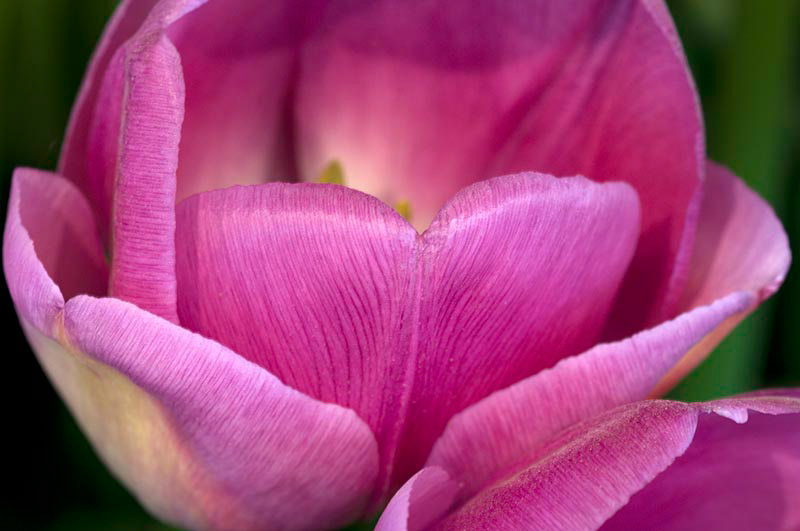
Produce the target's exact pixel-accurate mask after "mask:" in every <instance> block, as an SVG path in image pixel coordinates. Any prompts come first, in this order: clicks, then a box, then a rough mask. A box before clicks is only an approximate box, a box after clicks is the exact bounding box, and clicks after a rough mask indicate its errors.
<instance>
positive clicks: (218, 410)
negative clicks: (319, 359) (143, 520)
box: [3, 169, 377, 530]
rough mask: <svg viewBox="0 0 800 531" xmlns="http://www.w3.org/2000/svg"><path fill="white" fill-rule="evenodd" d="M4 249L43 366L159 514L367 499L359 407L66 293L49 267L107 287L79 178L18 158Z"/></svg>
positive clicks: (371, 454)
mask: <svg viewBox="0 0 800 531" xmlns="http://www.w3.org/2000/svg"><path fill="white" fill-rule="evenodd" d="M40 257H41V260H40ZM3 258H4V268H5V273H6V279H7V281H8V285H9V290H10V291H11V295H12V298H13V299H14V302H15V305H16V307H17V310H18V312H19V316H20V321H21V324H22V326H23V329H24V330H25V332H26V334H27V336H28V338H29V340H30V342H31V345H32V346H33V348H34V351H35V352H36V354H37V357H38V358H39V360H40V362H41V364H42V366H43V367H44V369H45V371H46V372H47V374H48V376H49V377H50V379H51V380H52V381H53V383H54V385H55V386H56V388H57V389H58V390H59V392H60V393H61V395H62V396H63V397H64V399H65V401H66V402H67V404H68V406H69V407H70V409H71V410H72V412H73V413H74V414H75V416H76V417H77V419H78V421H79V422H80V424H81V425H82V427H83V429H84V430H85V432H86V433H87V435H88V436H89V439H90V440H91V441H92V443H93V444H94V445H95V447H96V448H97V450H98V452H99V453H100V455H101V456H102V457H103V459H104V460H105V461H106V462H107V463H108V464H109V466H110V467H111V469H112V470H113V471H114V472H115V473H116V474H117V475H118V476H119V477H120V479H121V480H122V481H123V482H124V483H125V484H126V485H127V486H128V487H129V488H131V489H132V490H133V491H134V492H135V493H136V494H137V495H138V496H139V497H140V499H141V500H142V502H143V503H144V504H145V505H146V506H147V507H148V508H149V509H150V510H152V511H153V512H155V513H156V514H157V515H159V516H161V517H162V518H165V519H168V520H170V521H172V522H175V523H178V524H181V525H185V526H188V527H191V528H193V529H194V528H197V529H236V530H239V529H253V528H258V529H260V528H263V527H264V526H266V527H273V526H274V527H282V528H297V527H308V526H309V525H311V523H315V522H318V521H330V522H331V525H337V524H344V523H346V522H347V521H348V520H349V519H352V518H354V517H356V516H358V515H359V513H360V511H361V510H363V508H364V506H365V504H366V501H367V499H368V496H369V494H370V493H371V492H372V489H373V484H374V478H375V475H376V473H377V448H376V445H375V441H374V438H373V436H372V434H371V433H370V431H369V429H368V428H367V427H366V426H365V425H364V423H363V422H362V421H361V420H360V419H358V417H357V416H356V415H355V414H354V413H353V412H352V411H349V410H346V409H344V408H341V407H339V406H334V405H326V404H322V403H320V402H317V401H315V400H313V399H310V398H308V397H306V396H304V395H302V394H300V393H299V392H297V391H294V390H291V389H289V388H287V387H285V386H284V385H283V384H281V383H280V382H278V381H277V379H276V378H274V377H273V376H271V375H269V374H268V373H267V372H266V371H264V370H263V369H261V368H259V367H256V366H254V365H252V364H250V363H248V362H247V361H245V360H244V359H242V358H241V357H239V356H238V355H237V354H235V353H233V352H231V351H229V350H227V349H225V348H224V347H222V346H221V345H219V344H217V343H214V342H213V341H210V340H207V339H204V338H201V337H199V336H196V335H194V334H192V333H190V332H188V331H186V330H183V329H180V328H178V327H177V326H174V325H172V324H169V323H168V322H166V321H163V320H161V319H160V318H158V317H156V316H153V315H151V314H148V313H146V312H144V311H142V310H139V309H138V308H136V307H134V306H132V305H130V304H127V303H124V302H122V301H118V300H114V299H94V298H91V297H88V296H85V295H78V296H77V297H73V298H72V299H71V300H70V301H69V302H68V303H67V304H66V307H65V305H64V298H63V296H62V295H61V290H60V289H59V287H58V286H57V285H56V284H55V283H54V282H53V279H55V280H57V281H60V282H63V290H64V292H65V293H66V294H69V295H73V294H76V293H80V292H92V291H95V290H97V291H100V292H102V288H103V286H104V283H105V278H106V275H105V269H104V268H105V265H104V262H103V257H102V251H101V248H100V244H99V239H97V237H96V231H95V230H94V220H93V217H92V215H91V211H90V209H89V207H88V204H87V202H86V201H85V200H84V199H83V197H82V196H81V194H80V193H79V192H78V191H77V190H76V189H75V187H74V186H73V185H72V184H71V183H69V182H68V181H66V180H64V179H62V178H60V177H58V176H56V175H50V174H47V173H45V172H37V171H34V170H24V169H23V170H18V171H17V173H16V174H15V177H14V181H13V185H12V196H11V201H10V204H9V210H8V220H7V223H6V233H5V239H4V248H3ZM134 382H135V383H134ZM251 489H252V490H251Z"/></svg>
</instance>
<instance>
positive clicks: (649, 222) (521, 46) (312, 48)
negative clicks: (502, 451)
mask: <svg viewBox="0 0 800 531" xmlns="http://www.w3.org/2000/svg"><path fill="white" fill-rule="evenodd" d="M319 16H320V18H321V19H322V23H321V27H322V28H324V29H325V30H324V31H320V32H319V33H317V34H315V35H314V36H313V37H312V39H311V40H310V42H309V43H308V45H307V46H306V47H305V48H304V50H303V55H302V69H301V70H300V74H299V75H300V78H299V82H298V95H297V126H298V135H299V139H300V140H299V146H300V153H299V164H300V175H301V177H303V178H305V179H313V178H315V177H316V176H317V175H318V174H319V172H320V171H321V169H322V168H323V167H324V166H325V165H326V164H327V163H328V162H329V161H330V160H332V159H337V160H340V161H341V162H342V163H343V167H344V169H345V172H346V174H347V177H348V184H349V185H351V186H354V187H356V188H358V189H361V190H363V191H366V192H368V193H370V194H373V195H376V196H378V197H380V198H381V199H383V200H385V201H387V202H389V203H395V202H397V201H400V200H409V201H410V203H411V205H412V209H413V212H414V218H413V221H414V224H415V225H416V226H417V227H421V228H424V227H426V226H427V225H428V223H429V221H430V220H431V219H432V218H433V216H434V214H435V213H436V211H437V210H438V209H439V208H440V206H441V205H442V204H443V203H444V202H445V201H446V200H447V199H448V198H449V197H451V196H452V195H453V194H454V193H455V192H456V191H457V190H459V189H460V188H462V187H464V186H466V185H468V184H470V183H472V182H474V181H476V180H478V179H484V178H487V177H491V176H495V175H503V174H507V173H514V172H520V171H540V172H546V173H551V174H553V175H558V176H564V175H574V174H583V175H586V176H588V177H590V178H592V179H595V180H600V181H606V180H624V181H628V182H630V183H631V184H633V185H634V187H635V188H636V190H637V192H638V193H639V194H640V196H641V200H642V205H643V230H642V238H641V240H640V248H639V250H638V251H637V255H636V258H635V259H634V261H633V265H632V270H631V272H630V274H629V276H628V280H627V281H626V288H625V290H624V292H623V300H622V302H620V304H619V310H618V312H617V317H616V319H615V321H614V322H613V323H612V330H611V332H609V333H610V334H612V335H614V336H617V337H619V336H624V335H625V333H626V332H627V333H629V332H630V331H633V330H635V329H638V328H640V327H641V326H642V325H644V324H647V323H652V322H655V321H658V320H660V319H663V318H664V317H666V316H668V315H669V314H670V313H671V312H672V310H673V308H674V304H675V302H676V301H675V299H676V298H677V296H678V294H679V292H680V289H681V288H682V286H683V280H684V279H685V265H686V264H685V262H686V261H687V260H688V251H689V249H690V245H691V240H692V234H693V228H694V220H693V217H692V215H691V210H692V205H693V201H695V199H694V198H696V197H697V194H698V192H699V189H700V182H701V180H702V174H703V162H704V161H703V159H702V157H703V130H702V124H701V120H700V113H699V106H698V102H697V96H696V93H695V90H694V87H693V83H692V81H691V78H690V76H689V73H688V69H687V67H686V62H685V60H684V57H683V53H682V51H681V50H680V46H679V44H678V41H677V38H676V37H675V32H674V28H673V27H672V23H671V20H670V19H669V16H668V14H667V12H666V9H665V8H664V7H663V5H662V3H661V2H652V1H649V2H644V1H638V0H627V1H620V2H614V3H613V5H610V4H609V3H608V2H600V1H594V2H586V1H580V2H577V1H564V0H538V1H531V2H495V1H484V2H470V3H469V4H462V5H461V6H453V5H452V4H451V3H448V2H394V1H391V0H386V1H375V2H370V3H366V4H362V5H360V6H359V8H358V9H341V8H340V9H337V8H335V7H334V8H330V9H328V10H327V11H323V12H321V13H320V15H319ZM695 206H696V205H695Z"/></svg>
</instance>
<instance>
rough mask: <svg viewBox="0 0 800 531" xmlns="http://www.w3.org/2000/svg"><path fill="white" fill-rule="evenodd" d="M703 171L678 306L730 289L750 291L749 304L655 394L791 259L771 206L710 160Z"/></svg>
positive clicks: (766, 290) (667, 382) (666, 383)
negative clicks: (697, 214)
mask: <svg viewBox="0 0 800 531" xmlns="http://www.w3.org/2000/svg"><path fill="white" fill-rule="evenodd" d="M707 174H708V178H707V181H706V189H705V196H704V200H703V204H702V208H701V211H700V218H699V220H698V226H697V239H696V242H695V248H694V254H693V257H692V265H691V274H690V277H689V283H688V285H687V289H686V291H685V292H684V294H683V298H682V300H681V303H680V307H681V309H682V311H687V310H689V309H691V308H696V307H698V306H701V305H704V304H709V303H710V302H711V301H714V300H718V299H721V298H723V297H726V296H727V295H729V294H731V293H734V292H747V293H750V294H751V296H752V304H750V305H749V306H748V307H747V308H745V309H743V310H742V311H740V312H737V313H736V314H734V315H731V316H730V318H729V319H727V320H726V321H725V322H724V323H722V324H721V325H720V326H719V327H718V328H717V329H716V330H715V331H714V333H713V334H711V335H709V337H708V338H706V340H704V341H703V343H702V344H701V345H698V347H696V348H695V349H692V350H691V351H689V352H688V353H687V355H686V356H685V357H684V358H683V359H682V360H681V361H680V363H678V364H677V366H676V367H675V368H674V370H673V371H672V372H671V373H670V374H669V375H667V376H666V377H665V378H664V380H663V381H662V382H661V384H660V385H659V387H658V388H657V389H656V390H655V394H663V393H665V392H666V391H668V390H669V389H671V388H672V387H673V386H674V385H675V384H676V383H677V382H679V381H680V380H681V378H683V377H684V376H685V375H686V374H687V373H688V372H689V371H691V370H692V369H693V368H694V367H695V366H697V364H698V363H700V362H701V361H702V360H703V359H704V358H705V357H706V356H707V355H708V353H709V352H711V350H712V349H713V348H714V347H715V346H716V345H717V343H719V342H720V341H721V340H722V338H724V337H725V336H726V335H727V334H728V332H730V331H731V330H732V329H733V328H734V327H735V326H736V325H737V324H738V323H739V322H740V321H741V320H742V319H744V317H746V316H747V315H748V314H749V313H750V312H751V311H753V310H754V309H755V308H756V307H757V306H758V303H760V302H761V301H763V300H764V299H766V298H767V297H769V296H770V295H771V294H772V293H774V292H775V291H776V290H777V289H778V288H779V287H780V285H781V284H782V283H783V279H784V277H785V276H786V272H787V270H788V269H789V264H790V263H791V251H790V250H789V242H788V239H787V238H786V233H785V232H784V230H783V227H782V226H781V222H780V220H778V218H777V217H776V216H775V213H774V212H773V210H772V208H771V207H770V206H769V204H768V203H767V202H766V201H764V200H763V199H762V198H761V197H759V196H758V195H757V194H756V193H755V192H753V191H752V190H751V189H750V188H748V187H747V185H745V184H744V183H743V182H742V181H741V180H740V179H738V178H737V177H736V176H735V175H733V174H732V173H730V172H729V171H728V170H726V169H725V168H723V167H721V166H719V165H717V164H714V163H709V164H708V172H707Z"/></svg>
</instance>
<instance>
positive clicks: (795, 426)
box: [601, 391, 800, 531]
mask: <svg viewBox="0 0 800 531" xmlns="http://www.w3.org/2000/svg"><path fill="white" fill-rule="evenodd" d="M772 393H774V396H768V395H769V394H772ZM798 396H800V395H798V393H797V392H794V393H793V397H791V396H786V395H785V394H784V392H782V391H773V392H765V393H762V394H761V396H758V397H747V396H744V397H741V398H734V399H726V400H720V401H715V402H710V403H707V404H698V405H696V407H697V408H698V409H699V410H700V411H702V412H706V413H701V415H700V419H699V423H698V426H697V433H696V434H695V436H694V439H693V440H692V444H691V446H690V447H689V449H688V450H687V451H686V453H684V454H683V455H682V456H681V457H679V458H678V459H677V460H676V461H675V462H674V463H673V464H672V465H671V466H670V467H669V468H667V470H665V471H664V472H663V473H661V474H660V475H659V476H658V477H656V478H655V479H654V480H653V481H652V482H651V483H650V484H648V485H647V486H646V487H645V488H644V489H642V490H641V491H639V492H638V493H636V494H634V495H633V497H632V498H631V500H630V501H629V502H628V503H627V504H626V505H625V507H623V508H622V509H621V510H620V511H619V512H618V513H617V514H615V515H614V516H613V517H612V518H611V519H610V520H609V521H608V522H606V523H605V525H604V526H603V527H602V528H601V529H602V530H603V531H611V530H617V529H618V530H623V529H625V530H627V529H653V530H659V531H673V530H674V531H678V530H680V531H707V530H709V529H726V530H731V531H749V530H752V529H796V528H797V527H798V526H800V506H798V504H797V500H799V499H800V399H798V398H797V397H798ZM748 410H750V411H749V412H748ZM725 417H730V418H725ZM731 419H733V420H731ZM734 421H735V422H734Z"/></svg>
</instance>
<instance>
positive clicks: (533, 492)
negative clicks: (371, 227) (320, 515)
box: [376, 390, 800, 531]
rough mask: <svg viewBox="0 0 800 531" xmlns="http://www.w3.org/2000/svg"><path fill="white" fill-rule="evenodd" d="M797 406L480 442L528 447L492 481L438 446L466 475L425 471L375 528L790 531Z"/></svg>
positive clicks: (796, 522) (714, 406)
mask: <svg viewBox="0 0 800 531" xmlns="http://www.w3.org/2000/svg"><path fill="white" fill-rule="evenodd" d="M532 396H533V395H531V397H532ZM798 397H800V392H798V391H797V390H791V391H785V392H772V391H770V392H762V393H759V394H753V395H744V396H740V397H735V398H728V399H723V400H716V401H712V402H706V403H699V404H685V403H680V402H670V401H666V400H648V401H643V402H638V403H633V404H627V405H624V406H620V407H618V408H616V409H613V410H611V411H607V412H605V413H602V414H600V415H597V416H595V417H592V418H590V419H587V420H584V421H582V422H579V423H577V424H575V425H573V426H572V427H570V428H569V429H567V430H565V431H562V432H560V433H557V434H552V433H551V434H543V432H541V431H540V429H541V425H540V423H538V422H536V421H533V422H526V423H524V424H520V425H517V426H516V430H514V432H513V434H511V435H510V436H507V437H504V438H497V439H494V440H493V441H490V439H492V437H491V435H490V432H484V433H480V432H476V433H473V434H471V435H476V436H477V437H478V440H480V444H484V443H487V444H496V445H498V446H499V447H507V446H512V447H515V448H516V450H522V449H523V447H524V448H525V449H524V450H523V451H521V452H520V453H518V454H517V455H516V458H517V461H516V462H515V464H514V465H513V466H511V467H505V466H501V467H499V468H496V469H494V470H492V471H491V472H490V471H489V470H488V469H486V468H484V465H485V462H483V463H480V464H479V465H477V466H474V467H473V466H470V465H471V463H470V461H471V457H472V454H471V453H470V452H472V451H473V450H474V447H473V445H474V444H475V442H474V440H464V441H462V443H463V444H462V445H461V447H460V448H456V447H455V446H451V447H447V448H446V449H445V447H443V448H442V450H443V453H441V454H440V455H441V456H445V455H446V456H447V458H446V459H444V460H439V459H434V461H438V462H439V463H440V464H445V463H446V462H447V461H448V459H455V460H457V461H458V463H459V465H464V466H463V467H461V466H459V467H456V468H453V469H450V470H451V473H452V476H451V475H450V474H448V472H447V471H445V470H444V469H442V468H440V467H439V466H431V467H427V468H424V469H422V470H421V471H420V472H418V473H417V474H416V475H414V477H412V478H411V479H410V480H409V481H408V483H406V484H405V485H404V486H403V488H401V489H400V491H399V492H398V493H397V495H396V496H395V497H394V499H393V500H392V501H391V502H390V503H389V505H388V507H387V508H386V511H385V512H384V514H383V516H382V517H381V519H380V521H379V522H378V525H377V527H376V530H377V531H411V530H414V531H422V530H442V531H444V530H451V529H452V530H461V529H481V530H487V531H488V530H494V529H509V530H510V529H541V530H546V529H554V530H555V529H570V530H575V531H578V530H590V529H600V530H601V531H615V530H620V531H623V530H631V529H658V530H662V531H671V530H674V531H679V530H680V531H686V530H688V531H691V530H714V529H725V530H729V531H750V530H752V529H776V530H777V529H787V530H788V529H797V528H798V526H800V505H798V504H797V500H798V499H800V398H798ZM497 405H498V406H499V407H500V408H501V409H502V408H504V407H505V408H514V407H516V406H515V405H514V403H513V402H510V401H505V402H502V405H501V404H499V403H498V404H497ZM532 405H534V406H535V404H531V403H528V404H526V406H532ZM515 414H516V413H515V412H512V415H515ZM450 435H452V437H451V441H454V440H455V439H454V438H453V437H455V438H458V437H460V436H463V435H465V434H464V433H452V434H450ZM534 439H537V440H538V443H536V444H530V443H531V441H532V440H534ZM450 450H454V452H452V453H451V452H450ZM505 450H506V448H503V453H505ZM434 455H436V452H434ZM453 462H455V461H453ZM498 464H499V463H498ZM460 486H461V487H462V488H459V487H460Z"/></svg>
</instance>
